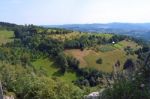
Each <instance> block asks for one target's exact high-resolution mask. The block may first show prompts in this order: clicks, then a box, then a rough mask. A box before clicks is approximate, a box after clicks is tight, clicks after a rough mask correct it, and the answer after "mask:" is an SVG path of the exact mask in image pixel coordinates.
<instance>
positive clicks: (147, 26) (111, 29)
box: [43, 23, 150, 41]
mask: <svg viewBox="0 0 150 99" xmlns="http://www.w3.org/2000/svg"><path fill="white" fill-rule="evenodd" d="M43 26H44V27H51V28H65V29H70V30H75V31H81V32H98V33H116V34H124V35H129V36H134V37H137V38H143V39H145V40H149V41H150V39H149V38H150V23H108V24H97V23H96V24H65V25H43Z"/></svg>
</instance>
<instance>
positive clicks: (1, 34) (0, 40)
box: [0, 30, 14, 44]
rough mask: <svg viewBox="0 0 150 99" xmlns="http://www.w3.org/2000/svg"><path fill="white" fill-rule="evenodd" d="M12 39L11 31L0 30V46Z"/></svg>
mask: <svg viewBox="0 0 150 99" xmlns="http://www.w3.org/2000/svg"><path fill="white" fill-rule="evenodd" d="M13 37H14V33H13V31H7V30H0V44H5V43H7V42H10V41H12V38H13Z"/></svg>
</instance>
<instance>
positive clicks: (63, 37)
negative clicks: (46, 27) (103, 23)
mask: <svg viewBox="0 0 150 99" xmlns="http://www.w3.org/2000/svg"><path fill="white" fill-rule="evenodd" d="M82 35H85V33H79V32H72V33H67V34H50V35H48V37H50V38H54V39H58V40H61V41H65V40H72V39H76V38H79V37H81V36H82Z"/></svg>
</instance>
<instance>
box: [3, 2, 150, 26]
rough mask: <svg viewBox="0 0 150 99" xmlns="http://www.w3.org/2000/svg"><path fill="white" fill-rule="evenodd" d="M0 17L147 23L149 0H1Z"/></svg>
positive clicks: (34, 20) (30, 20)
mask: <svg viewBox="0 0 150 99" xmlns="http://www.w3.org/2000/svg"><path fill="white" fill-rule="evenodd" d="M0 21H3V22H11V23H17V24H36V25H60V24H90V23H111V22H125V23H145V22H146V23H148V22H150V0H0Z"/></svg>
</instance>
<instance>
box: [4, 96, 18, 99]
mask: <svg viewBox="0 0 150 99" xmlns="http://www.w3.org/2000/svg"><path fill="white" fill-rule="evenodd" d="M3 99H15V98H14V96H4V98H3Z"/></svg>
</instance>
